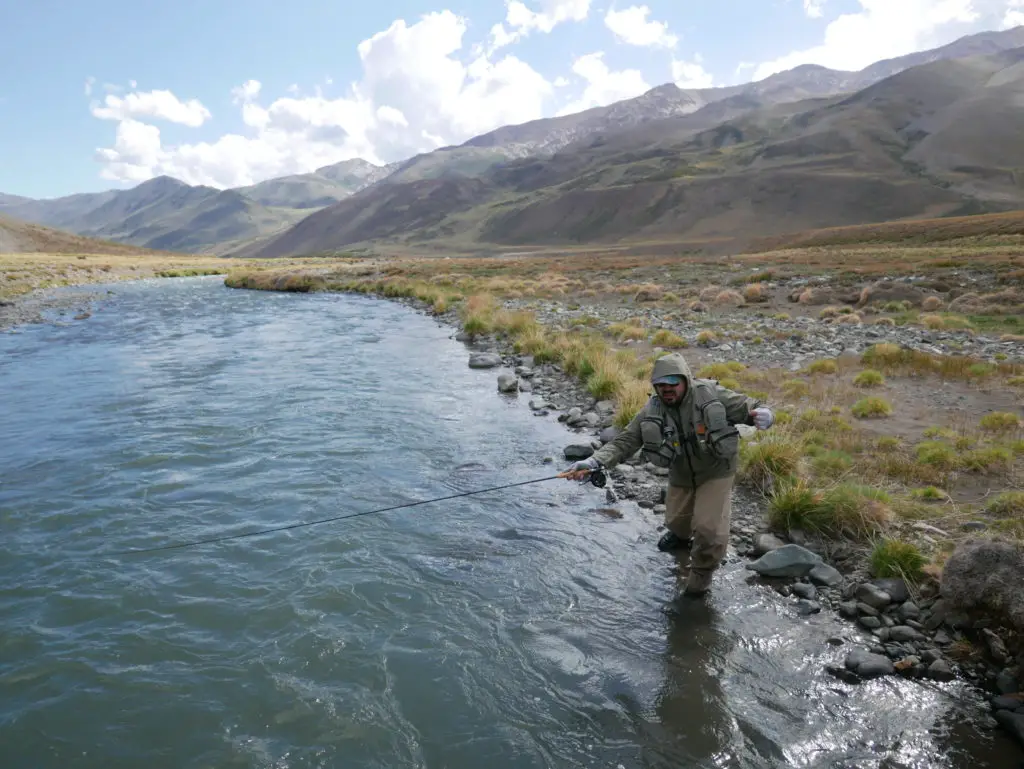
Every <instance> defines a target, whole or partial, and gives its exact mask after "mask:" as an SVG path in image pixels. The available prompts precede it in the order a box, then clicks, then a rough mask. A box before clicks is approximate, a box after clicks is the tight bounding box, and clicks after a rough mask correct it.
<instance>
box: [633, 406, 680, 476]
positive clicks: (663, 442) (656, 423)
mask: <svg viewBox="0 0 1024 769" xmlns="http://www.w3.org/2000/svg"><path fill="white" fill-rule="evenodd" d="M664 426H665V424H664V422H663V421H662V420H661V419H660V418H658V417H644V418H643V419H641V420H640V437H641V439H642V440H643V446H642V448H641V451H642V452H643V457H644V459H645V460H646V461H648V462H650V463H651V464H653V465H654V466H655V467H668V466H669V465H671V464H672V460H673V459H675V456H676V449H675V447H674V446H673V445H672V442H671V438H670V437H668V436H666V435H665V429H664Z"/></svg>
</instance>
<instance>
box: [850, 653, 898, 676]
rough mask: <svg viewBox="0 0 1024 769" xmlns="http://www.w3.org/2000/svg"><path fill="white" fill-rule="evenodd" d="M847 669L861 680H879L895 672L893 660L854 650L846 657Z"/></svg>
mask: <svg viewBox="0 0 1024 769" xmlns="http://www.w3.org/2000/svg"><path fill="white" fill-rule="evenodd" d="M845 664H846V668H847V670H852V671H853V672H854V673H856V674H857V675H858V676H860V677H861V678H877V677H878V676H884V675H889V674H890V673H892V672H893V670H894V668H893V664H892V660H890V659H889V658H888V657H883V656H882V655H881V654H872V653H871V652H868V651H864V650H863V649H854V650H853V651H851V652H850V653H849V654H848V655H847V656H846V663H845Z"/></svg>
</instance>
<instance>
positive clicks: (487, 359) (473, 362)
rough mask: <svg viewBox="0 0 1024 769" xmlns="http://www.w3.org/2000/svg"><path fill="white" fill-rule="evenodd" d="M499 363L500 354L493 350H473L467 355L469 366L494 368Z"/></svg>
mask: <svg viewBox="0 0 1024 769" xmlns="http://www.w3.org/2000/svg"><path fill="white" fill-rule="evenodd" d="M500 365H501V356H500V355H498V354H497V353H494V352H474V353H471V354H470V356H469V367H470V368H494V367H495V366H500Z"/></svg>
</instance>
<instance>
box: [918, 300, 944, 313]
mask: <svg viewBox="0 0 1024 769" xmlns="http://www.w3.org/2000/svg"><path fill="white" fill-rule="evenodd" d="M940 307H942V299H940V298H939V297H937V296H928V297H925V300H924V301H923V302H921V309H922V310H925V311H926V312H935V310H937V309H939V308H940Z"/></svg>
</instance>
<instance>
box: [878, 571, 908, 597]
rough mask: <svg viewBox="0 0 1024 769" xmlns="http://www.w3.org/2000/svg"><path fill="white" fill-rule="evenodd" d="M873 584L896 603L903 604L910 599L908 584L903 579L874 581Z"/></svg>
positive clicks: (887, 578) (889, 578) (888, 578)
mask: <svg viewBox="0 0 1024 769" xmlns="http://www.w3.org/2000/svg"><path fill="white" fill-rule="evenodd" d="M871 584H872V585H874V586H875V587H877V588H879V589H880V590H881V591H882V592H884V593H885V594H886V595H888V596H889V598H890V599H891V600H892V601H893V602H894V603H903V602H904V601H906V600H907V599H909V598H910V591H909V590H908V589H907V583H906V582H904V581H903V580H902V579H895V578H891V577H886V578H884V579H875V580H872V581H871Z"/></svg>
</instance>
